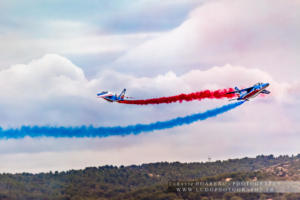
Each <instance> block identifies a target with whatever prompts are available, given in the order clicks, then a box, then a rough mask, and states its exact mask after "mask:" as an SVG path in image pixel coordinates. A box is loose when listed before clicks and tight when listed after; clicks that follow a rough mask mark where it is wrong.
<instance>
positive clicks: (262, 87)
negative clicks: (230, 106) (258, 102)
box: [227, 83, 271, 101]
mask: <svg viewBox="0 0 300 200" xmlns="http://www.w3.org/2000/svg"><path fill="white" fill-rule="evenodd" d="M269 85H270V84H269V83H256V84H255V85H254V86H252V87H249V88H245V89H241V90H240V89H239V88H238V87H235V88H234V89H235V91H233V92H228V93H227V94H233V93H237V96H238V98H236V99H230V100H229V101H232V100H243V101H249V99H250V98H254V97H256V96H257V95H259V94H260V93H262V94H270V93H271V92H270V91H268V90H266V88H267V87H269Z"/></svg>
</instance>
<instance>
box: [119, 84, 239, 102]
mask: <svg viewBox="0 0 300 200" xmlns="http://www.w3.org/2000/svg"><path fill="white" fill-rule="evenodd" d="M233 91H234V89H233V88H229V89H223V90H215V91H210V90H204V91H200V92H194V93H190V94H180V95H176V96H170V97H160V98H153V99H141V100H123V101H119V103H124V104H136V105H147V104H161V103H175V102H180V103H181V102H182V101H194V100H199V101H200V100H202V99H221V98H232V97H235V96H236V95H235V94H226V93H228V92H233Z"/></svg>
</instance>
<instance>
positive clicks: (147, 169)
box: [0, 154, 300, 200]
mask: <svg viewBox="0 0 300 200" xmlns="http://www.w3.org/2000/svg"><path fill="white" fill-rule="evenodd" d="M299 169H300V154H298V155H297V156H293V157H289V156H279V157H274V156H272V155H269V156H263V155H261V156H257V157H256V158H242V159H229V160H226V161H215V162H205V163H202V162H201V163H180V162H172V163H168V162H159V163H151V164H143V165H131V166H126V167H124V166H120V167H115V166H102V167H88V168H86V169H84V170H70V171H66V172H54V173H53V172H49V173H39V174H29V173H21V174H1V175H0V199H31V200H32V199H201V198H204V199H205V198H206V197H211V198H214V199H222V198H225V199H231V198H247V197H249V194H240V195H237V194H230V193H207V194H205V193H197V194H195V193H186V194H182V193H176V192H174V191H172V189H170V188H168V181H175V180H184V181H187V180H202V181H203V180H216V181H219V180H243V181H244V180H300V178H299V177H300V171H299ZM247 195H248V196H247ZM253 195H254V196H255V198H256V197H261V198H264V197H278V198H279V197H280V198H286V197H288V196H287V195H278V194H276V195H273V196H272V194H250V196H251V197H253ZM262 195H264V196H262ZM270 195H271V196H270ZM294 197H295V196H294ZM293 199H294V198H293ZM299 199H300V197H299Z"/></svg>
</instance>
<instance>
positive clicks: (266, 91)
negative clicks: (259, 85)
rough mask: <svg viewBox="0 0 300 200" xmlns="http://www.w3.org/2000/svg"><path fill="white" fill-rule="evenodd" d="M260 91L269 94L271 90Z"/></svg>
mask: <svg viewBox="0 0 300 200" xmlns="http://www.w3.org/2000/svg"><path fill="white" fill-rule="evenodd" d="M261 93H263V94H270V93H271V92H270V91H268V90H263V91H261Z"/></svg>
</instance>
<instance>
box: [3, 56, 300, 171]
mask: <svg viewBox="0 0 300 200" xmlns="http://www.w3.org/2000/svg"><path fill="white" fill-rule="evenodd" d="M257 81H268V82H270V83H271V86H270V90H271V92H272V93H271V95H269V96H267V97H264V98H261V97H257V98H256V99H255V100H253V101H250V102H247V103H245V104H244V105H243V106H242V107H239V108H237V109H235V110H233V111H231V112H228V113H226V114H224V115H221V116H219V117H218V118H212V119H209V120H207V121H201V122H199V123H194V124H192V125H190V126H182V127H177V128H173V129H170V130H163V131H155V132H153V133H143V134H141V135H138V136H134V135H130V136H126V137H109V138H62V139H54V138H35V139H32V138H24V139H20V140H13V139H9V140H3V139H2V140H0V153H1V156H0V160H1V163H5V164H3V165H2V166H1V169H0V170H1V171H6V172H7V171H10V172H17V171H18V172H21V171H31V172H37V171H48V170H66V169H70V168H82V167H85V166H90V165H103V164H125V165H127V164H133V163H142V162H155V161H165V160H167V161H175V160H179V161H199V160H206V159H207V157H208V156H212V157H213V159H225V158H228V157H241V156H246V155H247V156H254V155H255V154H260V153H278V154H279V153H281V152H282V153H296V152H297V151H299V148H298V145H297V144H296V143H295V141H297V139H298V136H297V134H296V133H297V132H298V131H299V129H300V127H299V125H298V124H297V121H298V120H299V116H298V115H295V113H294V112H293V111H290V109H289V108H290V107H292V108H293V110H295V109H296V108H298V107H299V101H298V100H297V97H298V96H299V83H297V82H295V83H294V82H278V81H276V80H274V78H273V77H272V76H270V74H268V73H266V72H265V71H263V70H260V69H247V68H245V67H242V66H231V65H225V66H219V67H217V66H216V67H212V68H211V69H208V70H202V71H201V70H191V71H188V72H187V73H184V74H181V75H177V74H175V73H174V72H168V73H166V74H164V75H158V76H155V77H136V76H133V75H128V74H122V73H119V72H115V71H111V70H110V71H106V72H104V73H102V74H99V76H98V77H96V78H95V79H91V80H89V79H87V78H86V77H85V74H84V73H83V71H82V70H81V69H80V68H79V67H77V66H76V65H74V64H73V63H72V62H70V61H69V60H68V59H66V58H64V57H62V56H59V55H53V54H52V55H46V56H44V57H42V58H40V59H37V60H34V61H32V62H30V63H28V64H26V65H14V66H12V67H10V68H8V69H5V70H2V71H0V84H1V85H2V86H3V87H1V90H0V105H1V117H0V123H1V124H2V126H4V128H5V127H16V126H20V125H23V124H31V125H63V126H69V125H82V124H94V125H95V126H106V125H129V124H135V123H150V122H154V121H157V120H167V119H171V118H174V117H177V116H185V115H188V114H191V113H196V112H202V111H205V110H206V109H208V108H214V107H216V106H219V105H222V104H225V103H227V102H228V101H227V100H220V101H219V100H218V101H214V100H213V101H202V102H197V101H196V102H190V103H183V104H177V103H176V104H172V105H155V106H132V105H120V104H110V103H107V102H104V101H101V100H100V99H96V98H95V94H96V93H97V92H98V91H99V90H104V89H109V90H112V91H116V92H117V91H119V90H121V89H122V88H123V87H127V89H128V93H129V95H130V96H133V97H137V98H147V97H149V98H151V97H158V96H165V95H166V96H167V95H174V94H178V93H181V92H192V91H198V90H202V89H218V88H224V87H230V86H235V85H237V86H241V87H243V86H249V85H251V84H254V83H255V82H257ZM283 94H284V95H283ZM291 113H292V114H291ZM287 127H288V128H287ZM220 140H221V142H220ZM266 140H267V141H269V142H270V143H271V144H272V145H271V146H266V145H265V141H266ZM283 140H284V141H285V144H284V145H283V144H282V143H281V141H283ZM216 141H219V142H218V144H219V145H218V147H212V144H216ZM276 146H281V148H280V149H279V150H278V151H277V152H274V150H273V149H271V148H273V147H274V148H275V147H276ZM133 154H134V155H135V156H134V157H132V155H133ZM17 162H18V165H17V164H16V163H17Z"/></svg>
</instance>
